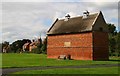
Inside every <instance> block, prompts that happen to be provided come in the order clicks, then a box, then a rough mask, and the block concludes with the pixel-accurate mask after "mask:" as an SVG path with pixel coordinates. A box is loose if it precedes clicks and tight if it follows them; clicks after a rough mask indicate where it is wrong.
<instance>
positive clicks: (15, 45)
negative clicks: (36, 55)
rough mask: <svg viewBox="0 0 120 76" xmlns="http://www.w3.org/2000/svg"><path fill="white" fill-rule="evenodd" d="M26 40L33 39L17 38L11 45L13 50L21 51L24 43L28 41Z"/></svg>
mask: <svg viewBox="0 0 120 76" xmlns="http://www.w3.org/2000/svg"><path fill="white" fill-rule="evenodd" d="M26 42H30V43H31V40H29V39H23V40H17V41H15V42H13V43H12V44H11V45H10V47H11V50H12V51H13V52H14V53H16V52H20V51H21V50H22V47H23V45H24V44H25V43H26Z"/></svg>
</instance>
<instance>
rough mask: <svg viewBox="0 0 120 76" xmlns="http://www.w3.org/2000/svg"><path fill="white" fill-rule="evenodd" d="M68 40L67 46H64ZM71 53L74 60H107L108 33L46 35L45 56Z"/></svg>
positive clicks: (55, 56)
mask: <svg viewBox="0 0 120 76" xmlns="http://www.w3.org/2000/svg"><path fill="white" fill-rule="evenodd" d="M65 42H68V43H69V44H68V45H69V46H65ZM60 55H71V58H72V59H76V60H108V57H109V56H108V34H107V33H105V32H93V33H92V32H89V33H80V34H66V35H54V36H48V46H47V56H48V58H55V59H57V58H58V56H60Z"/></svg>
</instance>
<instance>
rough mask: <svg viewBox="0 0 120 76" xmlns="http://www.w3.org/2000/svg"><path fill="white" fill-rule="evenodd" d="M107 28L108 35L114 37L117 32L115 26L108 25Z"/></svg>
mask: <svg viewBox="0 0 120 76" xmlns="http://www.w3.org/2000/svg"><path fill="white" fill-rule="evenodd" d="M107 26H108V31H109V34H112V35H116V33H117V32H116V27H115V25H114V24H110V23H108V24H107Z"/></svg>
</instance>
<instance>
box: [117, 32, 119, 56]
mask: <svg viewBox="0 0 120 76" xmlns="http://www.w3.org/2000/svg"><path fill="white" fill-rule="evenodd" d="M117 53H118V56H120V32H118V33H117Z"/></svg>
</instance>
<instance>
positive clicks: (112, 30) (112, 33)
mask: <svg viewBox="0 0 120 76" xmlns="http://www.w3.org/2000/svg"><path fill="white" fill-rule="evenodd" d="M107 25H108V31H109V53H110V55H112V56H113V55H115V53H116V46H117V40H116V35H117V32H116V27H115V25H114V24H110V23H108V24H107Z"/></svg>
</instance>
